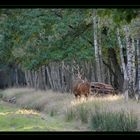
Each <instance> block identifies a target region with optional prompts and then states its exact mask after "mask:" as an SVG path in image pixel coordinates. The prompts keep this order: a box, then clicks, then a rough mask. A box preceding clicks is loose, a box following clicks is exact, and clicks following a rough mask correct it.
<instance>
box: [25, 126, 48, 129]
mask: <svg viewBox="0 0 140 140" xmlns="http://www.w3.org/2000/svg"><path fill="white" fill-rule="evenodd" d="M44 128H45V126H25V127H23V128H22V130H34V129H36V130H39V129H44Z"/></svg>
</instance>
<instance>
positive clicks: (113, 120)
mask: <svg viewBox="0 0 140 140" xmlns="http://www.w3.org/2000/svg"><path fill="white" fill-rule="evenodd" d="M0 97H1V99H9V98H13V97H15V99H16V103H15V105H17V106H18V107H20V108H24V109H33V110H37V111H41V112H43V113H44V114H45V116H46V115H49V117H50V118H53V119H55V118H59V119H58V120H60V118H62V121H64V122H66V123H68V124H70V123H71V124H73V122H76V123H79V124H80V125H79V124H78V125H79V126H80V127H81V126H88V125H89V124H90V128H91V130H94V131H131V130H132V131H133V130H134V131H135V129H136V128H137V124H138V126H139V129H140V123H139V122H138V121H137V120H138V119H137V117H136V116H138V117H139V116H140V110H139V108H140V104H139V103H137V102H134V101H132V100H130V101H128V102H125V101H124V100H123V97H122V96H107V97H89V99H88V100H85V99H80V100H76V99H75V98H74V95H71V94H65V93H63V94H62V93H55V92H52V91H51V90H47V91H35V90H34V89H28V88H23V89H14V88H13V89H6V90H4V91H1V92H0ZM122 110H123V111H122ZM130 110H133V112H134V114H135V115H136V116H134V114H132V113H128V112H130ZM58 122H59V121H58ZM60 124H61V122H60ZM75 125H76V124H75ZM80 127H79V128H80ZM79 128H78V129H79ZM84 129H85V128H84ZM87 130H89V128H88V127H87Z"/></svg>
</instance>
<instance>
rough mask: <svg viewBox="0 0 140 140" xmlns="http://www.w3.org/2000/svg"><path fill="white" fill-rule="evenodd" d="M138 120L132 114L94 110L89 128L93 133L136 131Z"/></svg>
mask: <svg viewBox="0 0 140 140" xmlns="http://www.w3.org/2000/svg"><path fill="white" fill-rule="evenodd" d="M137 124H138V118H137V117H136V116H135V115H134V114H133V113H132V112H126V111H123V110H122V111H119V112H111V111H109V112H108V111H101V110H99V109H98V110H96V111H95V112H94V114H92V115H91V122H90V126H91V129H92V130H94V131H136V129H137Z"/></svg>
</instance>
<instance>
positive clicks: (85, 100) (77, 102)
mask: <svg viewBox="0 0 140 140" xmlns="http://www.w3.org/2000/svg"><path fill="white" fill-rule="evenodd" d="M85 102H88V99H86V98H85V97H81V98H79V99H75V100H73V101H71V105H72V106H75V105H78V104H82V103H85Z"/></svg>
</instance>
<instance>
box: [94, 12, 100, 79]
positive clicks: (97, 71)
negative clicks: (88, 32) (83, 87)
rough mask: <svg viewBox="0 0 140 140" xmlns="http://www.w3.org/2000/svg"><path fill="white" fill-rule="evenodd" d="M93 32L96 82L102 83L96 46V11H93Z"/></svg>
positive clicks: (97, 47) (97, 46)
mask: <svg viewBox="0 0 140 140" xmlns="http://www.w3.org/2000/svg"><path fill="white" fill-rule="evenodd" d="M93 31H94V49H95V62H96V75H97V81H98V82H102V79H101V68H100V57H99V44H98V19H97V15H96V10H94V11H93Z"/></svg>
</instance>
